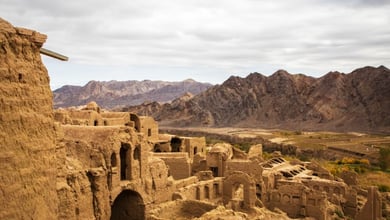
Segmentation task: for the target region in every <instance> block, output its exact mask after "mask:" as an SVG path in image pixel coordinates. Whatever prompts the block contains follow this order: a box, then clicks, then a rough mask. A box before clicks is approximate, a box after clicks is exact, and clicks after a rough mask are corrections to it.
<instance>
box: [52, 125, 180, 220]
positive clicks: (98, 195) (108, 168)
mask: <svg viewBox="0 0 390 220" xmlns="http://www.w3.org/2000/svg"><path fill="white" fill-rule="evenodd" d="M62 128H63V137H62V138H61V142H60V146H59V147H58V150H57V155H58V164H57V166H58V169H59V172H58V177H57V183H58V184H57V186H58V188H57V190H58V197H59V199H60V206H59V207H60V213H59V219H95V218H96V219H109V218H110V216H111V210H112V209H111V206H112V205H113V204H114V203H115V201H116V199H117V198H119V200H118V201H117V203H115V204H124V202H126V201H121V200H120V199H121V198H122V199H123V198H126V195H127V194H128V193H127V192H130V194H137V195H139V197H140V198H141V200H142V207H143V208H144V209H145V210H147V209H148V208H149V207H150V206H151V205H152V204H154V203H160V202H165V201H169V200H171V198H172V193H173V191H174V190H175V188H174V185H173V179H171V180H170V179H169V176H168V169H167V166H166V165H165V163H164V162H163V161H162V160H160V159H158V158H151V157H150V155H149V154H150V152H149V150H150V146H149V144H148V143H147V142H146V141H145V139H144V138H143V135H141V134H139V133H136V132H135V131H134V129H133V128H130V127H123V126H122V127H120V126H116V127H114V126H108V127H107V126H96V127H90V126H71V125H64V126H62ZM156 192H158V193H156ZM126 193H127V194H126ZM133 202H134V201H133ZM116 208H118V207H115V208H114V210H116Z"/></svg>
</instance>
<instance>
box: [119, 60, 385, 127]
mask: <svg viewBox="0 0 390 220" xmlns="http://www.w3.org/2000/svg"><path fill="white" fill-rule="evenodd" d="M389 85H390V70H389V69H387V68H386V67H384V66H380V67H378V68H374V67H364V68H360V69H356V70H354V71H353V72H351V73H349V74H344V73H339V72H330V73H328V74H326V75H324V76H323V77H320V78H313V77H309V76H305V75H302V74H297V75H293V74H289V73H288V72H286V71H284V70H279V71H277V72H275V73H274V74H273V75H271V76H269V77H266V76H264V75H261V74H259V73H251V74H250V75H248V76H247V77H246V78H240V77H235V76H232V77H230V78H229V79H228V80H226V81H225V82H224V83H223V84H222V85H216V86H214V87H212V88H210V89H208V90H207V91H205V92H203V93H201V94H199V95H197V96H194V97H188V95H187V96H185V97H182V98H179V99H176V100H174V101H173V102H172V103H170V104H163V105H161V104H158V103H148V104H143V105H140V106H133V107H129V108H126V109H125V110H128V111H134V112H138V113H139V114H145V115H150V116H153V117H155V118H156V119H157V120H159V121H160V124H162V125H166V126H173V125H174V126H216V127H218V126H237V127H263V128H284V129H294V130H298V129H305V130H306V129H307V130H334V131H385V132H389V131H390V86H389Z"/></svg>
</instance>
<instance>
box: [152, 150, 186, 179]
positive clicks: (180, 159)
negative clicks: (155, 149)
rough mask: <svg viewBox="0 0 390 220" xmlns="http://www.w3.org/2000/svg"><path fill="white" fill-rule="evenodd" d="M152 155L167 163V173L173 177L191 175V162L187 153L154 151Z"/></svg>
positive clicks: (178, 177) (181, 177)
mask: <svg viewBox="0 0 390 220" xmlns="http://www.w3.org/2000/svg"><path fill="white" fill-rule="evenodd" d="M153 156H154V157H158V158H160V159H162V160H163V161H164V162H165V163H166V164H167V165H168V167H169V173H170V175H172V176H173V178H174V179H176V180H178V179H184V178H187V177H190V176H191V163H190V159H189V158H188V154H187V153H185V152H172V153H154V154H153Z"/></svg>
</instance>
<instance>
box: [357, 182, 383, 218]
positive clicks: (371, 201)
mask: <svg viewBox="0 0 390 220" xmlns="http://www.w3.org/2000/svg"><path fill="white" fill-rule="evenodd" d="M355 218H356V220H379V219H382V198H381V195H380V194H379V192H378V189H377V188H376V187H373V186H371V187H369V188H368V196H367V201H366V204H364V206H363V208H362V210H361V211H360V212H359V213H358V214H357V215H356V217H355Z"/></svg>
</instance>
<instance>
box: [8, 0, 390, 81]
mask: <svg viewBox="0 0 390 220" xmlns="http://www.w3.org/2000/svg"><path fill="white" fill-rule="evenodd" d="M389 2H390V1H386V0H370V1H363V0H346V1H325V0H314V1H313V0H291V1H269V0H262V1H260V0H243V1H233V0H225V1H222V0H215V1H209V0H166V1H157V0H132V1H125V0H120V1H119V0H118V1H110V2H108V1H102V0H84V1H78V0H69V1H44V0H0V4H1V5H2V7H1V8H0V14H1V16H2V17H3V18H4V19H6V20H8V21H10V22H11V23H13V24H14V25H17V26H23V27H27V28H31V29H35V30H38V31H40V32H43V33H46V34H48V37H49V38H48V41H47V43H46V44H45V47H47V48H49V49H52V50H55V51H58V52H61V53H63V54H65V55H68V56H69V57H70V61H69V63H67V64H66V65H65V64H64V63H61V62H57V61H46V62H47V66H48V69H49V72H50V75H51V79H52V82H53V81H54V83H53V84H56V85H60V84H62V83H61V82H64V83H63V84H65V83H72V82H74V83H84V82H85V81H88V80H92V79H95V80H107V78H110V77H111V78H113V79H121V78H123V80H127V79H143V78H146V77H148V78H151V79H165V78H168V76H167V75H168V74H170V75H172V77H169V78H171V79H172V78H173V79H175V78H176V79H177V80H182V79H186V78H190V77H191V76H195V77H193V78H195V79H198V80H201V81H208V80H210V81H211V80H213V81H212V82H213V83H216V82H218V83H220V82H222V81H223V80H225V79H227V78H228V76H229V75H231V74H239V75H241V76H245V75H247V74H248V73H249V72H254V71H257V72H263V73H265V74H271V73H272V71H275V70H277V69H279V68H283V69H286V70H288V71H290V72H302V73H306V74H312V75H315V76H319V75H322V74H325V73H326V72H328V71H330V70H339V71H345V72H349V71H351V70H352V69H354V68H358V67H361V66H366V65H374V66H377V65H387V66H389V64H390V28H389V27H390V15H389V13H388V12H389V11H390V4H389ZM45 60H46V59H45ZM76 67H77V68H76ZM90 67H93V68H90ZM99 68H100V69H104V73H105V74H106V75H104V73H101V74H98V73H96V74H93V72H99ZM110 70H112V73H111V72H110ZM69 71H72V72H76V74H75V75H76V76H78V77H74V76H75V75H74V74H73V73H69ZM306 71H308V72H306ZM213 73H214V75H215V76H213V77H210V75H211V74H213ZM60 74H62V75H61V76H59V75H60ZM64 75H65V76H64ZM66 76H69V77H68V78H66ZM71 77H73V78H71ZM87 77H89V78H87Z"/></svg>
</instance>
